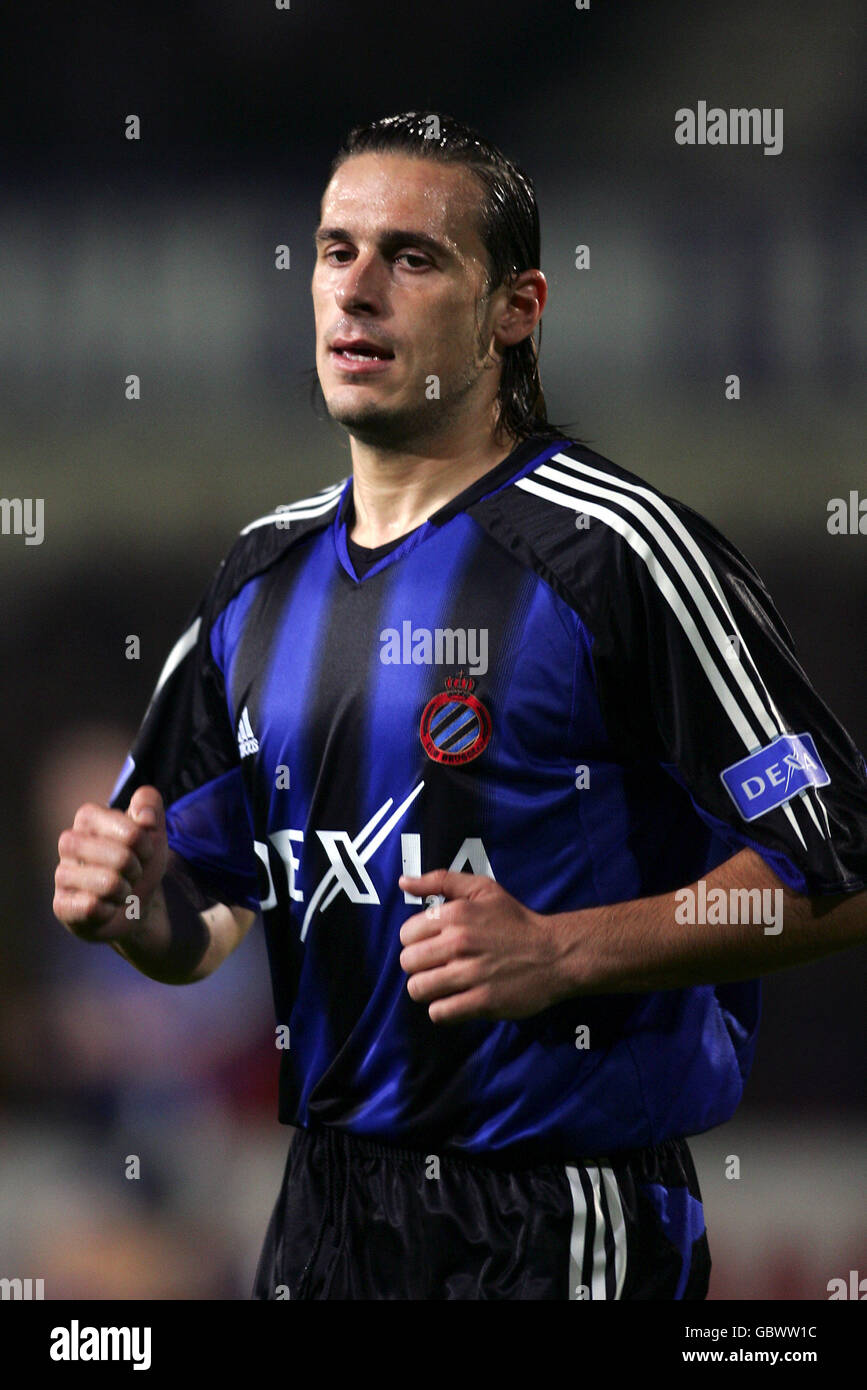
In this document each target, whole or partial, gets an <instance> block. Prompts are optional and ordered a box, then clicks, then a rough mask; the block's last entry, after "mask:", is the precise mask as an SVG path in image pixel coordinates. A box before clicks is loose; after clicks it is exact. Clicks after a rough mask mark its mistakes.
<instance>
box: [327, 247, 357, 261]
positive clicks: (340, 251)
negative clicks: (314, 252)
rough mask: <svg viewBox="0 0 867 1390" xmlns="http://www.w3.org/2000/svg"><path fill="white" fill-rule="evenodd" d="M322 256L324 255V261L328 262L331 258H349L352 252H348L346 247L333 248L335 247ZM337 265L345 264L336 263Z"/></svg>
mask: <svg viewBox="0 0 867 1390" xmlns="http://www.w3.org/2000/svg"><path fill="white" fill-rule="evenodd" d="M324 255H325V259H326V261H330V260H331V257H332V256H351V255H352V252H351V251H350V250H348V249H347V247H345V246H335V247H332V249H331V250H330V251H326V252H325V253H324ZM337 264H338V265H345V264H346V262H345V261H338V262H337Z"/></svg>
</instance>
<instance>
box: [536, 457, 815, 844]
mask: <svg viewBox="0 0 867 1390" xmlns="http://www.w3.org/2000/svg"><path fill="white" fill-rule="evenodd" d="M553 457H554V458H555V459H556V460H557V462H558V463H564V464H566V465H567V466H568V467H569V468H571V469H573V470H574V471H575V472H576V473H581V474H583V475H585V476H587V477H591V478H598V479H600V480H601V481H602V482H603V483H607V484H609V485H611V488H612V489H615V490H613V491H611V492H609V493H608V494H604V493H603V494H602V495H608V496H610V497H616V498H617V499H618V500H620V501H621V503H622V505H624V506H627V505H628V503H627V501H626V499H625V498H623V496H622V493H620V492H619V489H621V488H623V489H625V490H626V491H628V492H631V493H634V494H636V495H637V496H638V497H641V498H643V499H644V501H645V502H646V503H647V504H648V505H649V506H652V507H654V508H655V509H656V510H657V511H658V512H659V514H660V516H662V517H663V518H664V519H665V520H666V521H667V522H668V524H669V525H670V527H671V529H672V531H673V532H674V533H675V535H676V536H677V538H678V539H679V540H680V541H681V543H682V544H683V545H684V546H685V548H686V549H687V551H688V552H689V554H690V555H691V556H692V558H693V560H694V561H695V564H696V565H697V566H698V568H699V570H700V571H701V574H702V575H703V577H704V579H705V580H706V581H707V584H708V586H709V588H710V590H711V592H712V593H713V595H714V596H715V598H716V599H717V602H718V603H719V605H720V607H721V608H722V610H723V612H724V613H725V615H726V618H727V619H728V621H729V622H730V623H731V624H732V627H733V629H734V633H736V634H737V637H738V643H739V645H738V650H737V652H736V653H735V660H734V661H733V660H731V658H730V657H728V656H726V648H727V647H728V649H729V650H730V647H729V644H728V641H727V638H728V636H730V635H731V634H726V633H723V634H722V642H723V643H725V645H722V643H721V641H720V635H719V632H718V630H717V629H718V627H719V624H718V623H716V620H715V618H714V615H713V614H712V610H710V609H709V607H708V605H707V601H706V599H705V597H704V595H703V594H698V595H695V594H694V595H693V597H694V598H695V600H696V603H697V605H698V607H699V610H700V611H701V613H702V616H703V617H704V618H705V621H708V614H710V617H711V619H712V621H710V622H709V626H710V628H711V633H712V635H713V636H714V639H715V641H716V644H717V647H718V648H719V650H720V651H721V652H722V654H723V656H724V657H725V660H726V664H727V666H728V667H729V668H730V669H732V670H733V671H734V674H735V676H736V677H737V679H738V681H739V682H740V683H741V684H742V686H743V688H744V690H745V693H746V695H747V697H748V699H749V702H750V706H751V708H752V709H753V711H754V713H756V715H757V717H758V718H759V719H760V721H761V722H762V724H763V726H764V728H765V732H766V733H768V734H769V735H771V736H772V738H775V737H776V736H777V734H781V733H785V732H786V728H785V725H784V722H783V719H782V717H781V715H780V712H779V710H778V709H777V707H776V705H775V704H774V701H773V699H772V698H771V694H770V691H769V690H768V688H767V686H766V685H765V683H764V681H763V680H762V676H761V672H760V671H759V669H758V666H757V665H756V663H755V661H754V660H753V657H752V654H751V652H750V650H749V647H748V645H747V643H746V642H745V640H744V638H743V636H742V635H741V633H740V630H739V629H738V626H737V623H736V622H735V618H734V614H733V613H732V611H731V608H730V607H729V604H728V600H727V599H726V596H725V594H724V593H723V591H722V588H721V586H720V583H719V580H718V579H717V576H716V574H715V573H714V571H713V569H712V567H711V566H710V564H709V563H708V560H707V557H706V555H705V554H704V552H703V551H702V549H701V547H700V546H699V545H698V544H697V542H696V540H695V538H694V537H693V536H692V535H691V534H690V532H689V530H688V528H687V527H686V526H684V524H683V522H682V521H681V519H680V517H679V516H678V515H677V512H676V511H674V509H673V508H672V507H670V506H669V504H668V503H667V502H666V501H665V499H664V498H662V497H660V496H659V494H658V493H654V492H652V491H651V490H650V488H646V487H641V486H639V485H638V484H636V483H630V482H629V481H628V480H626V479H624V478H616V477H614V476H613V475H612V474H610V473H605V472H603V471H602V470H601V469H598V468H593V467H592V466H591V465H590V464H587V463H582V462H580V461H579V460H577V459H571V458H569V457H568V455H566V454H555V455H553ZM534 471H535V472H537V473H542V474H545V476H552V475H554V474H555V473H556V470H553V469H552V470H550V471H549V470H548V468H547V466H546V465H542V466H541V467H540V468H538V469H536V470H534ZM566 481H567V483H568V485H569V486H575V484H574V483H573V481H572V480H571V479H566ZM587 486H588V487H592V485H591V484H589V483H588V484H587ZM594 491H595V489H594ZM629 509H630V510H631V511H635V508H634V506H631V507H630V508H629ZM637 514H638V513H637V512H636V515H637ZM678 573H680V575H681V578H682V579H684V582H685V583H686V584H687V586H688V587H689V583H688V579H687V578H686V576H685V575H684V574H683V571H682V570H681V569H680V567H679V566H678ZM690 577H692V578H694V575H692V576H690ZM744 654H745V655H746V656H747V657H748V658H749V661H750V665H751V666H752V669H753V673H754V676H755V679H756V681H757V682H758V684H759V686H760V687H761V689H762V693H763V695H764V699H765V702H766V706H768V707H769V710H770V713H769V711H768V708H765V707H763V706H762V704H761V701H760V700H759V697H758V694H757V692H756V690H755V686H754V685H753V682H752V680H751V679H750V677H749V675H748V673H747V672H746V670H744V669H743V656H744ZM810 791H813V792H814V794H815V796H816V800H817V801H818V803H819V807H820V809H821V811H822V816H823V818H824V821H825V826H826V829H827V832H828V833H827V836H826V835H825V831H823V830H822V827H821V826H820V825H819V822H818V820H817V819H816V813H815V811H814V809H813V805H812V802H811V801H810V799H809V793H810ZM800 800H801V802H802V804H803V805H804V806H805V807H806V809H807V811H808V812H809V814H810V816H811V817H812V820H813V823H814V825H815V827H816V829H817V830H818V831H819V834H820V835H822V836H823V837H824V838H830V835H831V826H830V823H829V821H828V812H827V811H826V809H825V804H824V802H823V801H822V798H821V796H820V795H819V791H818V788H815V787H814V788H805V789H804V791H803V792H801V793H800Z"/></svg>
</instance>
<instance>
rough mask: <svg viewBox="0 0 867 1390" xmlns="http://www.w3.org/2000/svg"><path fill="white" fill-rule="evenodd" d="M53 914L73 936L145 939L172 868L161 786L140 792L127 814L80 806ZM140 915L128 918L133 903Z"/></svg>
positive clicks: (64, 852) (64, 851) (62, 844)
mask: <svg viewBox="0 0 867 1390" xmlns="http://www.w3.org/2000/svg"><path fill="white" fill-rule="evenodd" d="M57 848H58V851H59V853H60V863H59V864H58V866H57V869H56V871H55V875H54V883H55V894H54V903H53V910H54V915H55V917H56V918H57V919H58V921H60V922H62V923H63V925H64V926H65V927H66V928H67V930H68V931H70V932H72V934H73V936H78V937H81V938H82V939H83V940H85V941H121V942H122V941H123V940H124V938H125V937H129V938H132V937H134V936H136V935H137V934H140V933H141V931H142V929H143V924H144V923H145V920H146V917H147V909H148V907H149V905H150V902H151V899H152V898H153V895H154V893H155V892H156V890H157V889H158V888H159V886H160V883H161V882H162V878H163V875H164V874H165V871H166V866H167V864H168V854H169V849H168V841H167V838H166V821H165V811H164V809H163V799H162V797H161V796H160V793H159V792H158V791H157V789H156V787H138V788H137V789H136V791H135V792H134V793H133V796H132V800H131V801H130V803H129V808H128V810H126V811H113V810H110V809H109V808H108V807H107V806H94V805H92V804H90V803H88V804H86V805H84V806H79V808H78V810H77V811H76V813H75V820H74V822H73V824H72V828H71V829H70V830H64V832H63V834H62V835H61V836H60V839H59V840H58V842H57ZM130 894H135V896H136V897H137V898H138V900H139V909H138V911H139V916H138V917H136V916H133V917H132V918H130V917H128V916H127V898H128V897H129V896H130Z"/></svg>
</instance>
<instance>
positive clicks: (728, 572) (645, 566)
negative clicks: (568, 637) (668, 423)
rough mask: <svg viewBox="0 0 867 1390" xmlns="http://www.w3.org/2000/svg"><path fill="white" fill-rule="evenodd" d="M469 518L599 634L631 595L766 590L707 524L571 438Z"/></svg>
mask: <svg viewBox="0 0 867 1390" xmlns="http://www.w3.org/2000/svg"><path fill="white" fill-rule="evenodd" d="M472 513H473V515H474V516H475V517H476V519H477V520H478V522H479V523H480V524H481V525H482V526H484V527H485V529H486V530H488V532H489V533H490V534H491V535H492V536H493V537H494V538H495V539H498V540H499V541H501V543H503V544H504V545H505V546H507V548H508V549H509V550H510V551H511V553H512V554H514V555H515V556H516V557H517V558H519V559H523V561H524V563H526V564H527V565H529V566H530V567H531V568H533V569H534V570H535V571H536V573H538V574H539V575H540V576H541V577H542V578H544V579H546V580H547V581H548V582H549V583H550V584H551V585H552V587H554V588H555V589H556V590H557V591H558V592H559V593H560V595H561V597H563V598H564V599H565V600H566V602H568V603H569V604H570V605H571V606H572V607H573V608H575V609H576V610H577V611H578V612H579V613H580V614H581V616H582V617H584V618H585V621H589V622H590V625H591V626H592V627H598V626H599V625H600V624H601V623H603V622H604V621H606V620H610V619H611V618H612V616H613V612H614V609H615V608H617V607H618V606H619V607H620V608H621V611H622V608H623V606H624V605H625V606H629V601H630V598H632V599H634V600H635V601H639V602H642V603H643V602H644V601H646V600H647V599H648V598H651V599H652V600H653V601H656V602H658V601H663V602H665V603H669V604H670V603H672V602H673V603H675V604H678V603H679V601H680V596H681V595H684V594H685V593H687V592H692V593H695V592H697V591H705V592H707V591H710V592H711V593H715V592H716V591H718V590H719V588H720V585H721V584H723V585H724V584H725V583H726V582H728V581H729V580H730V579H732V578H735V577H737V578H740V579H741V580H742V581H743V582H744V583H746V584H748V585H750V586H752V585H758V586H761V581H760V580H759V579H758V576H757V575H756V574H755V571H754V570H753V569H752V567H751V566H750V565H749V563H748V562H747V561H746V560H745V559H744V557H743V556H742V555H741V554H740V552H739V551H738V550H737V548H736V547H735V546H734V545H732V544H731V542H730V541H728V540H727V539H726V537H725V536H723V535H722V534H721V533H720V532H719V531H718V530H717V529H716V527H715V526H713V524H712V523H711V522H710V521H708V520H707V518H705V517H703V516H702V515H701V514H700V513H698V512H696V511H694V510H693V509H692V508H691V507H689V506H687V505H686V503H684V502H682V501H680V500H679V499H678V498H675V497H671V496H669V495H667V494H666V493H663V492H662V491H661V490H660V489H659V488H657V487H655V486H654V484H653V483H651V482H649V481H648V480H647V479H646V478H643V477H640V476H639V475H638V474H636V473H633V472H630V471H629V470H628V469H626V468H623V467H621V466H620V465H619V464H617V463H613V462H612V461H611V459H608V458H605V457H604V456H603V455H602V454H598V453H596V452H595V451H594V450H593V449H590V448H588V447H587V446H586V445H584V444H579V443H576V442H574V441H572V440H569V441H566V442H564V443H563V445H562V447H559V448H557V450H556V451H555V452H554V453H552V454H550V456H548V457H546V458H544V459H543V461H541V462H540V463H539V464H538V465H537V466H536V467H535V468H532V469H531V470H530V471H529V472H528V473H526V474H525V475H524V476H523V477H519V478H517V479H516V480H515V481H514V482H513V483H511V484H509V486H508V487H505V488H503V489H502V490H501V491H500V492H498V493H496V494H495V495H494V496H493V497H490V498H488V499H486V500H485V501H483V502H482V503H481V504H479V505H477V506H476V507H474V508H472Z"/></svg>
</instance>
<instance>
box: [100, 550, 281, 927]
mask: <svg viewBox="0 0 867 1390" xmlns="http://www.w3.org/2000/svg"><path fill="white" fill-rule="evenodd" d="M222 568H223V567H222V566H221V570H219V571H218V572H217V575H215V577H214V580H213V581H212V583H211V585H210V586H209V588H208V590H207V592H206V594H205V595H204V597H203V598H202V600H201V602H200V603H199V605H198V606H197V608H196V609H195V611H194V612H193V613H192V614H191V615H190V621H189V622H188V624H187V625H186V627H185V628H184V631H183V632H182V633H181V635H180V637H179V638H178V640H177V641H176V642H175V644H174V646H173V647H172V649H171V651H170V652H169V654H168V657H167V658H166V661H165V664H164V666H163V669H162V671H161V673H160V676H159V679H158V681H157V684H156V687H155V689H154V692H153V695H152V696H151V699H150V703H149V704H148V707H147V710H146V711H145V715H144V718H143V720H142V723H141V725H140V727H139V730H138V733H137V735H136V737H135V740H134V742H133V745H132V748H131V749H130V752H129V755H128V757H127V759H126V762H125V764H124V766H123V768H122V770H121V773H120V776H119V777H118V780H117V783H116V785H115V788H114V790H113V792H112V795H111V800H110V803H109V804H110V805H111V806H112V807H116V808H119V809H121V810H125V809H126V807H127V806H128V805H129V802H130V798H131V797H132V794H133V792H134V791H135V789H136V788H137V787H140V786H145V785H150V786H155V787H156V788H157V789H158V790H159V792H160V793H161V795H162V797H163V801H164V802H165V806H166V825H167V832H168V841H169V846H170V848H171V849H172V850H174V851H175V853H176V854H178V855H180V856H181V858H182V859H183V860H184V861H185V863H186V865H187V868H188V870H189V872H190V874H191V876H192V877H193V879H194V881H195V883H196V884H197V885H198V886H199V887H200V888H201V889H202V890H203V891H204V892H206V893H207V894H208V895H210V896H211V897H213V898H215V899H216V900H217V901H218V902H224V903H227V904H231V905H235V904H237V905H240V906H243V907H248V908H250V909H251V910H253V911H258V908H259V894H258V883H257V868H256V857H255V853H254V850H253V833H252V828H251V824H250V817H249V811H248V807H247V802H246V799H245V795H244V784H243V779H242V774H241V764H240V758H239V753H238V744H237V739H236V736H235V732H234V729H233V727H232V723H231V720H230V714H229V705H228V701H227V698H226V690H225V685H224V680H223V672H222V670H221V669H220V666H219V664H218V661H217V659H216V656H215V643H214V642H213V641H212V630H213V628H214V624H215V622H216V619H217V618H218V617H219V612H220V599H219V594H220V582H219V581H220V577H221V572H222Z"/></svg>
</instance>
